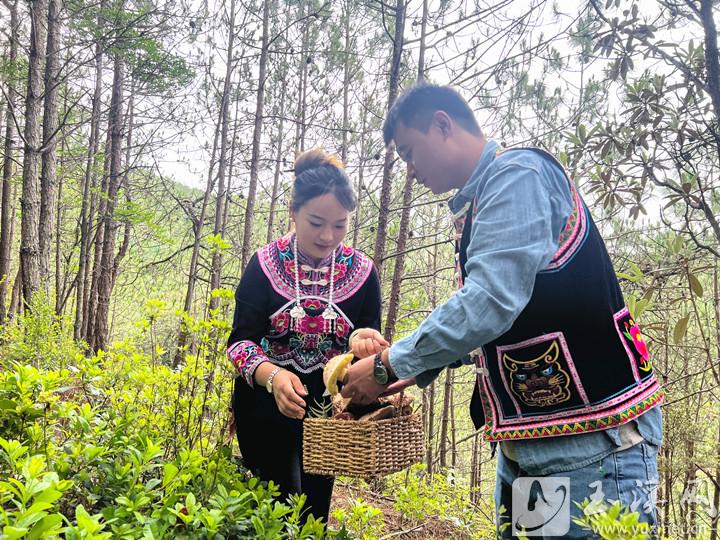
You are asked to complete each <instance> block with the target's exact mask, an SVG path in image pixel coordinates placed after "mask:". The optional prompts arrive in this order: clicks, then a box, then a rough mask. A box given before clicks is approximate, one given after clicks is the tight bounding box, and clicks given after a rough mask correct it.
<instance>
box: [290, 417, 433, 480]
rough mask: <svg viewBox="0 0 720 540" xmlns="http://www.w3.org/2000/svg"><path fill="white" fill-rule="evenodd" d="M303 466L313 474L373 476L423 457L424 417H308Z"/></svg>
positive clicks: (305, 422)
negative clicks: (343, 418)
mask: <svg viewBox="0 0 720 540" xmlns="http://www.w3.org/2000/svg"><path fill="white" fill-rule="evenodd" d="M303 428H304V429H303V468H304V469H305V472H307V473H311V474H323V475H327V476H339V475H342V476H352V477H355V478H371V477H377V476H382V475H385V474H390V473H394V472H397V471H400V470H402V469H405V468H406V467H409V466H410V465H412V464H413V463H416V462H418V461H420V460H421V459H422V456H423V428H422V418H421V417H420V415H419V414H417V413H414V414H410V415H406V416H397V417H395V418H388V419H386V420H378V421H377V422H358V421H354V420H335V419H332V418H306V419H305V420H304V421H303Z"/></svg>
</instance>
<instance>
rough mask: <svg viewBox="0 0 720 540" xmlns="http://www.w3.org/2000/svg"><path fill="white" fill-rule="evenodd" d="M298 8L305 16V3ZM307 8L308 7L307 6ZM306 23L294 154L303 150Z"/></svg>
mask: <svg viewBox="0 0 720 540" xmlns="http://www.w3.org/2000/svg"><path fill="white" fill-rule="evenodd" d="M298 6H299V8H300V19H302V18H304V17H305V3H304V2H300V3H299V4H298ZM308 9H309V8H308ZM307 25H308V23H306V24H305V25H304V27H303V32H302V45H301V47H300V66H299V67H300V74H299V76H298V80H299V81H300V87H299V88H298V103H297V114H296V115H295V122H296V123H295V156H297V155H298V154H299V153H300V152H302V151H303V150H305V109H306V105H307V101H306V98H307V71H308V64H309V63H310V62H311V61H312V58H311V57H310V56H309V53H308V41H309V37H308V26H307Z"/></svg>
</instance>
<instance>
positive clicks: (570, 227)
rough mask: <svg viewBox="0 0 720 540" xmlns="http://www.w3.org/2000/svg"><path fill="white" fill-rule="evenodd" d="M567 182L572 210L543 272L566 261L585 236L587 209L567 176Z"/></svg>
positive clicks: (555, 268)
mask: <svg viewBox="0 0 720 540" xmlns="http://www.w3.org/2000/svg"><path fill="white" fill-rule="evenodd" d="M563 170H564V169H563ZM565 176H566V177H567V173H565ZM568 183H569V184H570V193H571V195H572V198H573V210H572V213H571V214H570V217H569V218H568V220H567V223H566V224H565V228H564V229H563V231H562V233H561V234H560V241H559V242H558V246H559V247H558V249H557V251H556V252H555V255H553V258H552V259H550V263H549V264H548V265H547V267H545V268H544V269H543V270H542V271H543V272H547V271H550V270H557V269H558V268H560V267H561V266H563V265H564V264H565V263H567V262H568V261H569V260H570V259H571V258H572V256H573V254H575V252H576V251H577V250H578V248H579V247H580V246H581V245H582V243H583V240H585V237H586V236H587V230H588V226H587V222H588V218H587V209H586V208H585V205H584V204H583V201H582V199H581V198H580V193H578V190H577V189H576V188H575V184H573V183H572V181H571V180H570V178H569V177H568Z"/></svg>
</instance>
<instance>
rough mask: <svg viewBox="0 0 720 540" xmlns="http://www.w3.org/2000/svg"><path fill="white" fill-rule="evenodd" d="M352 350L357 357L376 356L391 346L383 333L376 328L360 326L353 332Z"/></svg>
mask: <svg viewBox="0 0 720 540" xmlns="http://www.w3.org/2000/svg"><path fill="white" fill-rule="evenodd" d="M348 345H350V351H351V352H352V353H353V355H355V357H357V358H365V357H367V356H374V355H376V354H377V353H379V352H380V351H382V350H383V349H385V348H387V347H389V346H390V344H389V343H388V342H387V341H386V340H385V338H384V337H383V335H382V334H381V333H380V332H378V331H377V330H375V329H374V328H360V329H359V330H356V331H355V332H353V336H352V340H350V343H348Z"/></svg>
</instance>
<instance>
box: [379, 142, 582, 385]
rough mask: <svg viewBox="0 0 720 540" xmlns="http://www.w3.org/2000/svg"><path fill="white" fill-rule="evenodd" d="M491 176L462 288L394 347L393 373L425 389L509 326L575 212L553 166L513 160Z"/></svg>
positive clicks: (481, 195)
mask: <svg viewBox="0 0 720 540" xmlns="http://www.w3.org/2000/svg"><path fill="white" fill-rule="evenodd" d="M523 154H525V153H523ZM486 175H487V178H485V179H483V181H482V182H480V183H479V186H478V193H477V199H476V200H477V203H476V208H475V211H476V215H475V218H474V219H473V225H472V233H471V236H470V242H469V245H468V250H467V253H468V259H467V264H466V267H465V268H466V270H467V278H466V279H465V283H464V285H463V287H462V288H461V289H459V290H458V291H457V292H456V293H455V294H453V295H452V296H451V297H450V298H449V299H448V301H447V302H445V303H444V304H442V305H440V306H438V307H437V308H436V309H435V310H433V312H432V313H431V314H430V315H429V316H428V317H427V319H425V320H424V321H423V322H422V323H421V324H420V326H418V328H417V329H416V330H415V332H413V333H412V334H410V335H409V336H407V337H405V338H403V339H401V340H399V341H397V342H396V343H395V344H394V345H393V346H392V347H391V349H390V357H389V360H390V365H391V366H392V369H393V371H394V372H395V373H396V375H397V376H398V377H400V378H403V379H405V378H410V377H416V381H417V383H418V385H419V386H421V387H423V386H427V385H428V384H430V382H432V380H433V379H434V378H435V377H437V374H438V373H439V371H440V370H441V369H442V368H444V367H445V366H448V365H450V364H452V363H454V362H456V361H457V360H458V359H459V358H462V357H464V356H466V355H467V354H469V353H470V352H471V351H473V350H475V349H476V348H478V347H480V346H482V345H484V344H486V343H488V342H490V341H492V340H493V339H495V338H497V337H498V336H500V335H502V334H503V333H505V332H506V331H507V330H508V329H509V328H510V327H511V326H512V324H513V322H514V321H515V319H516V318H517V317H518V315H520V313H521V312H522V310H523V309H524V308H525V306H526V305H527V303H528V301H529V300H530V297H531V295H532V292H533V287H534V285H535V276H536V274H537V273H538V272H539V271H540V270H542V269H543V268H544V267H545V266H547V264H548V263H549V262H550V260H551V259H552V256H553V255H554V253H555V251H556V250H557V246H558V240H559V237H560V233H561V232H562V229H563V227H564V226H565V222H566V221H567V218H568V217H569V215H570V213H571V211H572V199H571V195H570V189H569V185H568V180H567V178H566V177H565V175H564V174H563V173H562V171H561V170H560V168H559V167H556V166H555V165H549V164H547V163H542V161H541V160H540V159H537V158H534V157H533V156H531V157H530V158H529V159H517V158H516V159H512V160H504V163H502V164H498V165H494V164H493V165H492V166H491V169H490V170H488V171H487V172H486Z"/></svg>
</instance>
